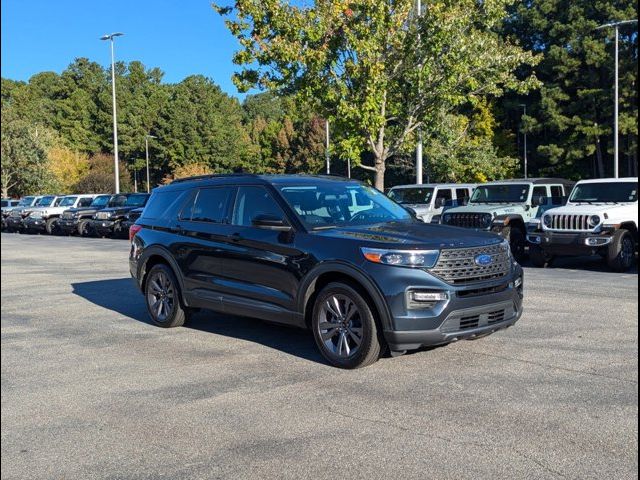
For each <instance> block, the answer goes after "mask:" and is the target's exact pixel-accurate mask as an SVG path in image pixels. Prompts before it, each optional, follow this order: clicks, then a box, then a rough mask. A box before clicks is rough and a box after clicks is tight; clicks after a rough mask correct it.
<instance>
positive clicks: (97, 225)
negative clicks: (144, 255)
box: [89, 219, 119, 236]
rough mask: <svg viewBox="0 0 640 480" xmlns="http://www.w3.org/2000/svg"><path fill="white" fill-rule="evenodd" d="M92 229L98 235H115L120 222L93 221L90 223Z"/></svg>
mask: <svg viewBox="0 0 640 480" xmlns="http://www.w3.org/2000/svg"><path fill="white" fill-rule="evenodd" d="M89 224H90V225H91V229H92V230H93V231H94V232H96V233H97V234H98V235H101V236H103V235H113V233H115V231H116V229H117V226H118V225H119V222H118V221H116V220H96V219H93V220H91V221H90V222H89Z"/></svg>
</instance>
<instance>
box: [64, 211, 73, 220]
mask: <svg viewBox="0 0 640 480" xmlns="http://www.w3.org/2000/svg"><path fill="white" fill-rule="evenodd" d="M61 217H62V218H63V219H64V220H73V212H62V215H61Z"/></svg>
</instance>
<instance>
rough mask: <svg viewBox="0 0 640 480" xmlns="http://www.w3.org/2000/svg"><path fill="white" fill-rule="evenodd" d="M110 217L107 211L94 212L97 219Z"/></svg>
mask: <svg viewBox="0 0 640 480" xmlns="http://www.w3.org/2000/svg"><path fill="white" fill-rule="evenodd" d="M110 217H111V215H109V212H98V213H96V218H97V219H98V220H108V219H109V218H110Z"/></svg>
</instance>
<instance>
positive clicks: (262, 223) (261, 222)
mask: <svg viewBox="0 0 640 480" xmlns="http://www.w3.org/2000/svg"><path fill="white" fill-rule="evenodd" d="M251 226H253V227H256V228H264V229H266V230H279V231H282V232H288V231H289V230H291V225H289V224H288V223H287V222H286V221H285V219H284V218H282V217H278V216H276V215H269V214H264V213H261V214H259V215H256V216H255V217H253V218H252V219H251Z"/></svg>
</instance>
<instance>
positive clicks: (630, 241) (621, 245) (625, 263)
mask: <svg viewBox="0 0 640 480" xmlns="http://www.w3.org/2000/svg"><path fill="white" fill-rule="evenodd" d="M635 256H636V242H635V240H634V238H633V235H631V232H629V230H622V229H621V230H617V231H616V232H615V233H614V234H613V238H612V239H611V243H610V244H609V248H608V250H607V264H608V265H609V268H611V269H612V270H613V271H615V272H626V271H627V270H629V269H630V268H631V267H632V266H633V261H634V258H635Z"/></svg>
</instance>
